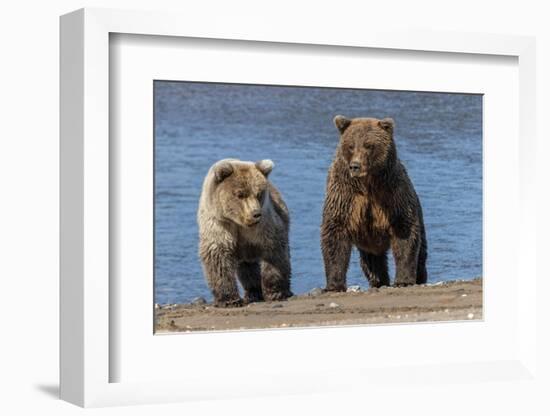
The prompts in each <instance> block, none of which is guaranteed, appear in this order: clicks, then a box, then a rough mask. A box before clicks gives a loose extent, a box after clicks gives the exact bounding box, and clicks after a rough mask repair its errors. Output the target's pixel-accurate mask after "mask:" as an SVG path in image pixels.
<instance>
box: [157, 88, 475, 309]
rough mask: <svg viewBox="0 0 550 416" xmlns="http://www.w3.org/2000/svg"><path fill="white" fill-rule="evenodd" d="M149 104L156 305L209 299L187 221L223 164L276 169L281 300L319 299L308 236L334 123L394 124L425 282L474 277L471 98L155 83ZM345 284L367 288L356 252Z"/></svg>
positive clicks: (316, 256) (193, 227) (316, 253)
mask: <svg viewBox="0 0 550 416" xmlns="http://www.w3.org/2000/svg"><path fill="white" fill-rule="evenodd" d="M154 96H155V302H156V303H161V304H164V303H178V302H187V301H189V300H191V299H193V298H194V297H196V296H203V297H205V298H206V299H207V300H211V299H212V297H211V294H210V291H209V290H208V287H207V285H206V283H205V281H204V278H203V275H202V270H201V266H200V260H199V258H198V253H197V252H198V249H197V244H198V233H197V224H196V219H195V218H196V209H197V205H198V200H199V195H200V191H201V185H202V180H203V178H204V175H205V174H206V172H207V171H208V168H209V167H210V165H211V164H212V163H214V162H216V161H217V160H219V159H223V158H228V157H232V158H238V159H242V160H259V159H272V160H273V161H274V162H275V168H274V170H273V172H272V174H271V175H270V179H271V181H272V182H273V183H274V184H275V185H276V186H277V187H278V189H279V190H280V191H281V193H282V194H283V196H284V198H285V201H286V203H287V205H288V207H289V209H290V213H291V231H290V246H291V259H292V290H293V291H294V293H297V294H299V293H304V292H306V291H308V290H310V289H311V288H313V287H324V284H325V277H324V269H323V262H322V257H321V250H320V246H319V226H320V222H321V210H322V205H323V199H324V191H325V180H326V174H327V170H328V167H329V165H330V163H331V160H332V157H333V155H334V151H335V148H336V145H337V143H338V133H337V131H336V129H335V127H334V125H333V124H332V118H333V117H334V116H335V115H336V114H344V115H346V116H348V117H360V116H369V117H377V118H382V117H386V116H389V117H393V118H394V120H395V122H396V129H395V140H396V143H397V149H398V154H399V156H400V158H401V160H402V161H403V162H404V164H405V166H406V167H407V170H408V172H409V175H410V177H411V179H412V181H413V183H414V185H415V188H416V191H417V193H418V194H419V197H420V200H421V203H422V206H423V210H424V221H425V223H426V232H427V237H428V245H429V249H428V273H429V280H430V281H431V282H435V281H440V280H452V279H457V278H461V279H470V278H474V277H477V276H480V275H481V270H482V96H481V95H469V94H443V93H419V92H398V91H373V90H342V89H327V88H301V87H276V86H254V85H231V84H206V83H186V82H167V81H156V82H155V85H154ZM392 262H393V261H392V260H390V266H391V273H392V276H393V272H394V268H393V264H392ZM354 284H358V285H361V286H362V287H368V283H367V281H366V279H365V278H364V276H363V274H362V272H361V270H360V267H359V262H358V256H357V253H356V252H354V253H353V256H352V261H351V264H350V269H349V271H348V285H354Z"/></svg>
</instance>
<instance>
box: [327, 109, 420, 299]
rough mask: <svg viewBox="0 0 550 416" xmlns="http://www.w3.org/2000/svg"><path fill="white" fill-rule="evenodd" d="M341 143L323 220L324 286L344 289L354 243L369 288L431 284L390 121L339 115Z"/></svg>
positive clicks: (414, 200)
mask: <svg viewBox="0 0 550 416" xmlns="http://www.w3.org/2000/svg"><path fill="white" fill-rule="evenodd" d="M334 124H335V125H336V128H337V129H338V131H339V132H340V142H339V144H338V146H337V149H336V154H335V156H334V160H333V162H332V164H331V166H330V169H329V172H328V178H327V185H326V195H325V203H324V208H323V218H322V225H321V250H322V253H323V260H324V264H325V274H326V281H327V285H326V289H325V290H327V291H345V290H346V272H347V269H348V265H349V259H350V254H351V250H352V246H355V247H356V248H357V249H358V250H359V257H360V265H361V269H362V270H363V273H364V274H365V276H366V278H367V280H368V282H369V286H370V287H375V288H377V287H380V286H389V285H390V279H389V276H388V262H387V251H388V250H389V249H390V248H391V250H392V252H393V256H394V259H395V266H396V272H395V279H394V285H395V286H407V285H412V284H415V283H416V284H421V283H426V281H427V279H428V274H427V272H426V260H427V242H426V232H425V229H424V220H423V217H422V208H421V206H420V200H419V199H418V196H417V195H416V192H415V190H414V187H413V184H412V182H411V180H410V179H409V175H408V174H407V171H406V170H405V167H404V166H403V164H402V163H401V161H400V160H399V158H398V157H397V150H396V146H395V142H394V139H393V130H394V122H393V120H392V119H391V118H385V119H382V120H378V119H375V118H355V119H349V118H346V117H344V116H336V117H335V118H334Z"/></svg>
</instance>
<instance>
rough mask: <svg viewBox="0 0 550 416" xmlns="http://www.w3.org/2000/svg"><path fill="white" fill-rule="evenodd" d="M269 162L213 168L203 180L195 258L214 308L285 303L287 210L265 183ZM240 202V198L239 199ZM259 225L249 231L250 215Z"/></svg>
mask: <svg viewBox="0 0 550 416" xmlns="http://www.w3.org/2000/svg"><path fill="white" fill-rule="evenodd" d="M271 168H272V164H271V162H270V161H261V162H257V163H256V164H254V163H252V162H242V161H239V160H235V159H224V160H221V161H219V162H217V163H215V164H214V165H213V166H212V167H211V168H210V171H209V172H208V174H207V175H206V177H205V180H204V183H203V189H202V193H201V198H200V202H199V210H198V216H197V220H198V224H199V240H200V241H199V255H200V258H201V261H202V266H203V271H204V275H205V278H206V281H207V283H208V286H209V287H210V289H211V291H212V294H213V296H214V302H215V305H216V306H221V307H227V306H240V305H242V304H243V300H242V299H241V298H240V296H239V291H238V287H237V279H238V280H239V281H240V283H241V285H242V287H243V289H244V303H248V302H256V301H261V300H283V299H286V298H288V297H289V296H291V295H292V293H291V291H290V277H291V269H290V253H289V244H288V231H289V215H288V208H287V206H286V204H285V203H284V201H283V199H282V197H281V195H280V193H279V192H278V190H277V189H276V188H275V187H274V186H273V185H272V184H271V183H270V182H269V181H268V180H267V176H268V175H269V172H270V171H271ZM239 196H240V197H239ZM254 210H260V211H261V214H262V216H261V219H260V222H259V223H258V224H256V225H253V226H247V225H246V222H247V221H248V220H249V219H250V217H251V216H250V212H249V211H254Z"/></svg>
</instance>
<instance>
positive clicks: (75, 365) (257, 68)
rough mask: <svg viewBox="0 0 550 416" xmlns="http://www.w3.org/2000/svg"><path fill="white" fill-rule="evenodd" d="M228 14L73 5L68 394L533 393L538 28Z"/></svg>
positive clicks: (67, 33) (67, 161)
mask: <svg viewBox="0 0 550 416" xmlns="http://www.w3.org/2000/svg"><path fill="white" fill-rule="evenodd" d="M232 28H233V26H232V25H231V24H230V23H229V22H225V23H221V24H220V25H213V26H208V27H206V26H204V25H201V24H199V23H198V22H193V19H191V18H190V17H189V16H186V17H185V16H184V17H182V16H173V15H168V14H163V13H142V12H123V11H113V10H96V9H92V10H89V9H85V10H80V11H76V12H74V13H71V14H69V15H66V16H63V17H62V19H61V81H62V85H61V113H62V119H61V249H62V260H61V290H62V292H61V395H62V398H64V399H65V400H68V401H70V402H72V403H75V404H78V405H81V406H104V405H115V404H137V403H157V402H163V401H185V400H195V399H208V398H214V397H217V398H231V397H243V396H244V397H248V396H261V395H272V394H307V393H322V392H329V391H356V390H361V389H364V388H366V387H367V386H368V389H369V391H372V392H376V391H378V390H380V391H383V390H384V389H386V388H387V386H386V385H388V386H389V385H393V381H392V380H396V379H398V380H400V381H399V384H398V385H396V386H393V387H392V389H403V390H407V389H410V388H411V387H412V386H414V387H415V388H419V386H420V385H423V384H426V383H434V382H435V383H453V382H456V381H460V382H467V383H474V384H475V383H481V382H489V383H493V382H494V383H498V382H502V381H506V382H508V383H516V382H517V383H520V382H522V383H525V382H528V383H536V382H537V379H536V376H535V370H536V362H535V360H534V350H535V347H536V337H535V333H536V326H535V325H536V324H535V322H536V320H535V319H534V318H535V311H536V305H535V302H534V301H533V300H534V293H535V287H536V286H535V284H536V278H537V271H536V270H535V266H534V265H535V262H534V260H533V256H534V252H535V250H534V249H533V248H534V245H535V240H536V239H535V236H534V233H535V230H536V218H535V217H534V216H532V215H527V213H529V212H531V211H532V205H533V204H534V202H533V199H532V198H531V197H532V193H533V192H534V190H533V187H532V186H531V184H530V183H531V182H530V178H531V177H532V175H531V173H532V170H533V169H534V168H535V165H534V160H535V154H534V151H533V150H532V149H533V148H532V147H531V146H530V143H532V142H533V141H534V140H535V131H534V123H533V117H534V114H535V112H534V111H533V109H534V105H535V104H534V90H535V81H534V77H533V72H534V41H533V39H531V38H522V37H513V36H489V35H480V34H438V35H437V36H433V35H429V36H428V35H427V34H426V33H422V32H418V33H398V32H390V31H388V32H378V31H375V30H374V29H373V30H372V31H368V30H367V31H362V32H361V33H359V32H357V33H352V32H350V31H344V32H342V33H339V32H337V31H333V32H325V31H322V30H320V29H319V30H317V29H315V26H313V27H312V30H311V31H310V32H308V34H307V35H304V34H303V32H302V31H300V30H299V29H298V28H296V29H292V28H289V30H285V31H284V32H283V31H281V30H279V29H277V28H276V27H274V26H269V25H266V26H262V27H261V28H259V27H258V26H257V25H254V24H252V23H251V24H250V26H247V25H246V23H245V24H244V25H243V26H242V27H241V32H239V34H235V33H234V32H233V31H232ZM503 120H506V122H505V123H504V122H503ZM518 149H519V151H518ZM511 219H514V220H513V221H511ZM503 258H505V259H506V262H503V261H502V259H503ZM520 270H521V284H519V280H520ZM404 346H406V347H404ZM249 363H254V365H250V364H249ZM385 386H386V387H385Z"/></svg>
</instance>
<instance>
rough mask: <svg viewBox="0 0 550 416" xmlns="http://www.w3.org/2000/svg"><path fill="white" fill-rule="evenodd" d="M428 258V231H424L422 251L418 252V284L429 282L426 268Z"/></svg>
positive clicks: (421, 244)
mask: <svg viewBox="0 0 550 416" xmlns="http://www.w3.org/2000/svg"><path fill="white" fill-rule="evenodd" d="M427 260H428V244H427V242H426V233H425V232H423V233H422V241H421V243H420V252H419V253H418V266H417V269H416V284H417V285H422V284H424V283H427V282H428V271H427V270H426V261H427Z"/></svg>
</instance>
